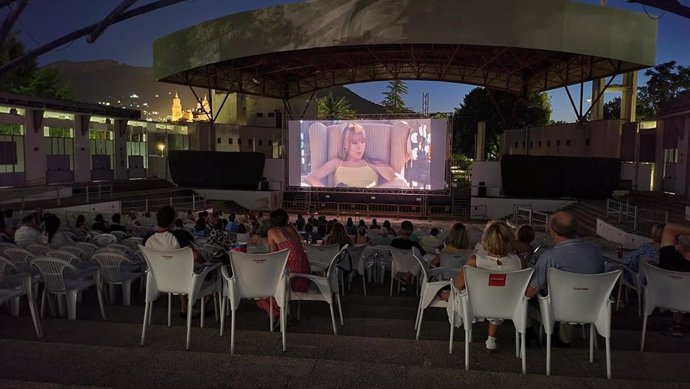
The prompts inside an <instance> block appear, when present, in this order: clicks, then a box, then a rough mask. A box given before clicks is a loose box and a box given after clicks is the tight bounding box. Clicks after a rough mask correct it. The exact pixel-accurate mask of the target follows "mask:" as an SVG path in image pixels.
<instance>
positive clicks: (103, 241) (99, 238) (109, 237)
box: [91, 234, 117, 247]
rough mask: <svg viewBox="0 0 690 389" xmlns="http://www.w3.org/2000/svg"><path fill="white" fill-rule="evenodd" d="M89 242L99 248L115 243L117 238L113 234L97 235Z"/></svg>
mask: <svg viewBox="0 0 690 389" xmlns="http://www.w3.org/2000/svg"><path fill="white" fill-rule="evenodd" d="M91 241H92V242H93V243H95V244H96V245H97V246H99V247H105V246H108V245H111V244H113V243H117V237H115V235H113V234H98V235H96V236H94V237H93V238H92V239H91Z"/></svg>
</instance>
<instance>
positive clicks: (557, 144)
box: [556, 139, 561, 147]
mask: <svg viewBox="0 0 690 389" xmlns="http://www.w3.org/2000/svg"><path fill="white" fill-rule="evenodd" d="M556 147H561V140H560V139H557V140H556Z"/></svg>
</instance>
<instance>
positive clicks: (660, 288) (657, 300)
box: [641, 262, 690, 315]
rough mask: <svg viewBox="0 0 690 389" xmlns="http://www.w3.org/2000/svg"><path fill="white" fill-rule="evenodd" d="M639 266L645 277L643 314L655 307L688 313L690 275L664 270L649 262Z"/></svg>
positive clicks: (689, 306) (689, 310)
mask: <svg viewBox="0 0 690 389" xmlns="http://www.w3.org/2000/svg"><path fill="white" fill-rule="evenodd" d="M641 265H642V267H641V269H644V274H645V276H646V277H647V286H646V287H645V314H647V315H648V314H651V313H652V311H653V310H654V308H655V307H663V308H668V309H673V310H677V311H681V312H690V299H688V296H690V273H688V272H677V271H670V270H665V269H662V268H660V267H657V266H655V265H653V264H651V263H649V262H643V263H642V264H641Z"/></svg>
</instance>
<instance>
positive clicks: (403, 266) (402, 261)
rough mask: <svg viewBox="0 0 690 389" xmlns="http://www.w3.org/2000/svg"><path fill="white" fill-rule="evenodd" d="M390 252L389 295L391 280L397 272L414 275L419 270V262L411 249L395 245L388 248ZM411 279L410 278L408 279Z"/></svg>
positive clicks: (393, 279) (391, 291)
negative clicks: (397, 247)
mask: <svg viewBox="0 0 690 389" xmlns="http://www.w3.org/2000/svg"><path fill="white" fill-rule="evenodd" d="M390 253H391V290H390V295H391V296H392V295H393V281H395V279H396V275H397V273H407V272H410V273H412V275H413V276H416V275H417V274H416V273H418V272H419V270H420V269H419V264H418V263H417V259H415V256H414V254H413V253H412V250H411V249H410V250H403V249H396V248H395V247H391V248H390ZM410 281H412V279H410ZM398 293H400V281H398Z"/></svg>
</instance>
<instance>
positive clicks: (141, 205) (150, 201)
mask: <svg viewBox="0 0 690 389" xmlns="http://www.w3.org/2000/svg"><path fill="white" fill-rule="evenodd" d="M164 205H170V206H171V207H175V208H181V209H185V208H186V209H191V210H193V211H198V210H202V209H206V198H205V197H204V196H200V195H198V194H192V195H191V196H175V197H171V196H169V197H155V198H143V199H132V200H122V209H123V210H132V209H136V210H142V209H143V210H144V211H151V210H156V209H158V208H160V207H162V206H164Z"/></svg>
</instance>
